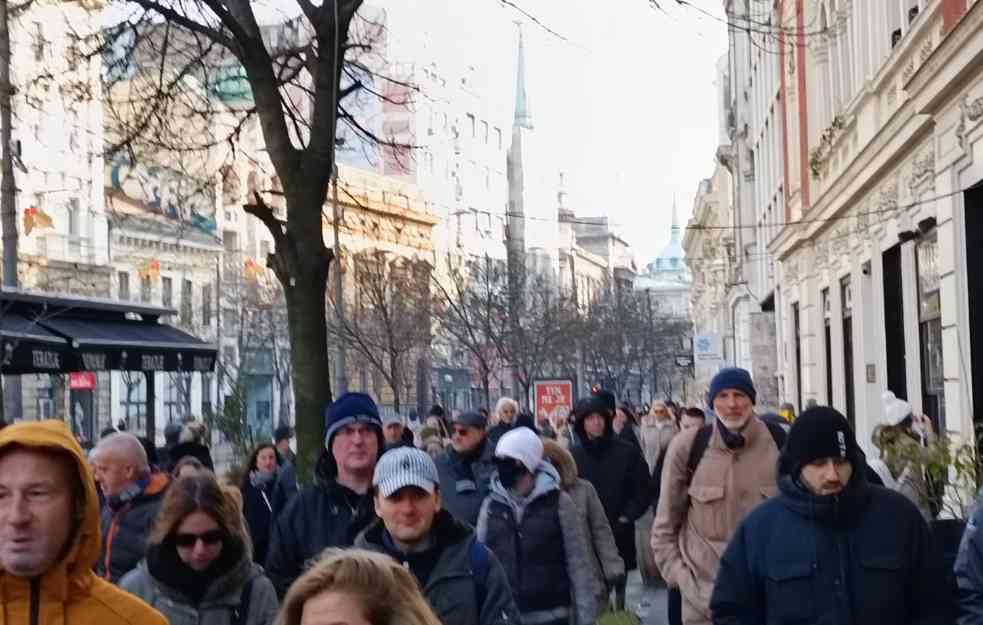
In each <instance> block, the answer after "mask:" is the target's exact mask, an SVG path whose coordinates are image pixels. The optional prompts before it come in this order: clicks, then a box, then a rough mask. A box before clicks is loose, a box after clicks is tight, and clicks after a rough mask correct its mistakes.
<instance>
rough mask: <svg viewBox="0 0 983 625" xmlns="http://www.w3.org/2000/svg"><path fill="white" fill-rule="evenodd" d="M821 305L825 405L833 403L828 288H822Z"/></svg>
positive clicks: (831, 334) (830, 315)
mask: <svg viewBox="0 0 983 625" xmlns="http://www.w3.org/2000/svg"><path fill="white" fill-rule="evenodd" d="M820 300H821V301H822V307H823V332H824V338H825V341H824V342H823V346H824V349H825V350H826V353H825V358H826V405H827V406H832V405H833V331H832V326H833V324H832V320H833V313H832V310H833V307H832V305H831V304H830V299H829V289H828V288H826V289H823V292H822V294H821V295H820Z"/></svg>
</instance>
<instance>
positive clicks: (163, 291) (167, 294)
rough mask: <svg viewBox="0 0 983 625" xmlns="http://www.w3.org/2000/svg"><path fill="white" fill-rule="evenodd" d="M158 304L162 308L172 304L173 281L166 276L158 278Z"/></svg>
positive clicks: (169, 306)
mask: <svg viewBox="0 0 983 625" xmlns="http://www.w3.org/2000/svg"><path fill="white" fill-rule="evenodd" d="M160 305H161V306H163V307H164V308H171V307H172V306H174V283H173V282H172V281H171V279H170V278H168V277H166V276H165V277H163V278H161V279H160Z"/></svg>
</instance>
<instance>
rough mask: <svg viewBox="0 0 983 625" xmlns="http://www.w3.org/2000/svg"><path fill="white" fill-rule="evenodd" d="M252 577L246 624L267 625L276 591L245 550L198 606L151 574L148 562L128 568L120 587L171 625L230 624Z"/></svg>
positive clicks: (271, 620) (272, 611)
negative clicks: (237, 561)
mask: <svg viewBox="0 0 983 625" xmlns="http://www.w3.org/2000/svg"><path fill="white" fill-rule="evenodd" d="M250 580H252V588H251V589H250V594H249V609H248V614H247V615H246V619H245V620H244V621H243V623H245V625H270V624H271V623H273V619H274V618H275V617H276V612H277V608H278V607H279V604H278V602H277V597H276V591H275V590H274V589H273V584H272V583H271V582H270V580H269V579H267V578H266V576H265V575H263V568H262V567H260V566H259V565H258V564H253V562H252V557H251V556H250V555H249V553H248V551H247V553H246V554H245V555H244V556H243V558H242V559H241V560H240V561H239V564H237V565H236V567H235V568H233V569H232V570H231V571H229V572H228V573H226V574H225V575H223V576H222V577H220V578H218V579H217V580H215V581H214V582H213V583H212V585H211V586H210V587H209V588H208V592H206V593H205V596H204V597H202V600H201V603H199V604H198V605H197V606H194V605H191V602H190V601H189V599H188V598H187V597H186V596H184V595H183V594H182V593H180V592H179V591H177V590H175V589H173V588H170V587H168V586H166V585H164V584H163V583H161V582H160V581H159V580H157V579H155V578H154V577H153V575H151V573H150V570H149V568H148V567H147V561H146V560H143V561H141V562H140V564H139V566H137V568H136V569H134V570H133V571H130V572H129V573H127V574H126V576H124V577H123V580H122V581H121V582H120V588H122V589H123V590H125V591H127V592H129V593H130V594H133V595H136V596H137V597H140V598H141V599H143V600H144V601H145V602H147V603H148V604H149V605H150V606H151V607H153V608H155V609H156V610H157V611H159V612H160V613H161V614H163V615H164V616H165V617H167V620H168V621H169V622H170V625H232V624H233V623H235V622H236V621H235V617H234V615H235V614H236V611H237V610H238V608H239V605H240V602H241V601H242V594H243V589H244V588H245V586H246V584H247V583H248V582H249V581H250Z"/></svg>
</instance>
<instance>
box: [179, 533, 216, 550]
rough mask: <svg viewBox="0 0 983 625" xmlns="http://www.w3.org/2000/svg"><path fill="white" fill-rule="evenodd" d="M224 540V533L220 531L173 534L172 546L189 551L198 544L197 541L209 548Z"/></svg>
mask: <svg viewBox="0 0 983 625" xmlns="http://www.w3.org/2000/svg"><path fill="white" fill-rule="evenodd" d="M224 539H225V532H223V531H222V530H209V531H207V532H202V533H201V534H175V535H174V544H175V545H177V546H178V547H183V548H185V549H189V548H191V547H194V546H195V545H197V544H198V541H199V540H200V541H201V542H203V543H205V545H207V546H209V547H211V546H213V545H217V544H219V543H220V542H222V540H224Z"/></svg>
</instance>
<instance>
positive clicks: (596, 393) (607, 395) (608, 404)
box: [591, 388, 618, 415]
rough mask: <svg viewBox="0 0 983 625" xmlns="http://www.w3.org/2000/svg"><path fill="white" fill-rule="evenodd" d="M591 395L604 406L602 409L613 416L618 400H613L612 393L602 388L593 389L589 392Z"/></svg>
mask: <svg viewBox="0 0 983 625" xmlns="http://www.w3.org/2000/svg"><path fill="white" fill-rule="evenodd" d="M591 395H592V396H593V397H596V398H597V399H599V400H601V402H602V403H603V404H604V407H605V408H606V409H607V411H608V412H610V413H611V414H612V415H613V414H614V411H615V410H616V409H617V407H618V406H617V404H618V400H617V399H615V397H614V393H612V392H611V391H609V390H606V389H603V388H595V389H594V390H593V391H592V392H591Z"/></svg>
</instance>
